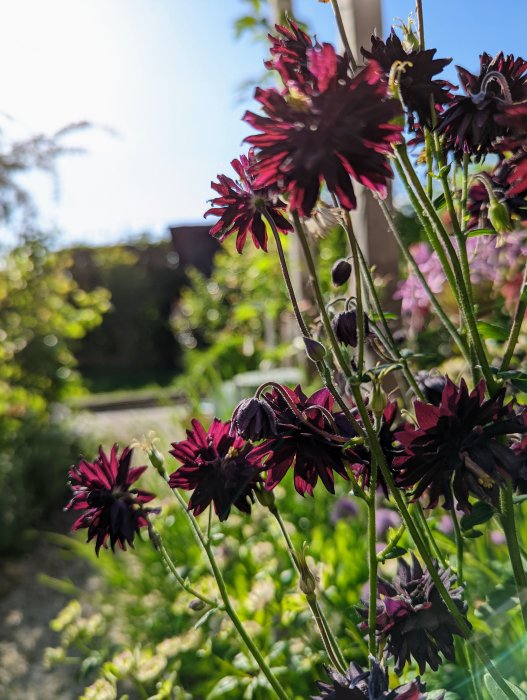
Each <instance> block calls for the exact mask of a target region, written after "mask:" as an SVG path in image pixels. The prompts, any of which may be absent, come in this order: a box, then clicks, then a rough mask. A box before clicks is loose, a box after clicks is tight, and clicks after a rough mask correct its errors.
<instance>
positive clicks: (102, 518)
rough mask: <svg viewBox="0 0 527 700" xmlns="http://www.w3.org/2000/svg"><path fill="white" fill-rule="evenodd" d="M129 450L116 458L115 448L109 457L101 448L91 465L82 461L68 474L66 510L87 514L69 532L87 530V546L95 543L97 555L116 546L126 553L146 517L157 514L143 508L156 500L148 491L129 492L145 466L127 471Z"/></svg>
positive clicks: (115, 446) (129, 456)
mask: <svg viewBox="0 0 527 700" xmlns="http://www.w3.org/2000/svg"><path fill="white" fill-rule="evenodd" d="M131 459H132V450H131V449H130V448H129V447H126V448H125V449H124V450H123V451H122V452H121V455H120V456H119V454H118V447H117V445H114V446H113V447H112V449H111V452H110V454H109V455H107V454H106V453H105V452H104V451H103V449H102V447H100V448H99V456H98V458H97V459H96V460H95V461H94V462H88V461H86V460H85V459H83V460H81V462H80V463H79V465H78V466H76V467H72V468H71V469H70V472H69V477H70V480H69V486H70V488H71V490H72V491H73V498H72V499H71V501H70V502H69V503H68V505H67V506H66V508H65V510H70V509H73V510H84V509H85V510H86V512H85V513H83V514H82V515H81V516H80V518H78V519H77V520H76V521H75V522H74V524H73V526H72V528H71V529H72V530H79V529H81V528H87V529H88V540H87V541H88V542H89V541H90V540H92V539H93V538H96V539H95V551H96V553H97V555H98V554H99V550H100V548H101V547H106V546H107V545H106V541H107V540H108V539H109V540H110V547H111V548H112V551H115V545H116V544H118V545H119V547H120V548H121V549H126V543H128V544H129V545H130V546H133V541H134V535H135V534H136V533H139V530H140V529H141V528H142V527H145V526H147V525H148V514H149V513H157V512H159V509H158V508H144V507H143V506H144V504H145V503H148V502H149V501H151V500H152V499H153V498H155V496H154V495H153V494H151V493H148V491H141V490H140V489H131V488H130V486H131V485H132V484H134V483H135V482H136V481H137V479H139V477H140V476H141V474H142V473H143V472H144V471H145V469H146V466H143V467H135V468H134V469H130V461H131Z"/></svg>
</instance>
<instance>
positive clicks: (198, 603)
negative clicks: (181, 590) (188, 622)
mask: <svg viewBox="0 0 527 700" xmlns="http://www.w3.org/2000/svg"><path fill="white" fill-rule="evenodd" d="M188 606H189V608H190V609H191V610H194V612H199V611H200V610H203V608H204V607H205V603H204V602H203V601H202V600H200V599H199V598H194V600H191V601H190V603H189V604H188Z"/></svg>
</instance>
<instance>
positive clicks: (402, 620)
mask: <svg viewBox="0 0 527 700" xmlns="http://www.w3.org/2000/svg"><path fill="white" fill-rule="evenodd" d="M438 573H439V576H440V577H441V580H442V582H443V584H444V585H445V587H446V589H447V590H448V592H449V594H450V597H451V598H452V599H453V601H454V602H455V604H456V607H457V608H458V610H459V612H460V613H462V615H465V613H466V611H467V605H466V603H464V602H463V599H462V594H463V589H462V588H461V587H459V588H452V583H453V582H454V580H455V576H454V575H452V574H451V573H450V570H448V569H447V570H446V571H445V570H443V569H441V568H439V569H438ZM378 594H379V599H378V601H377V611H376V626H375V629H376V630H377V635H378V636H379V638H380V639H381V640H382V641H385V642H386V646H385V653H386V655H387V656H393V658H394V660H395V672H396V673H400V672H401V671H402V669H403V667H404V665H405V664H406V662H407V661H408V662H410V661H411V659H412V658H414V659H415V661H416V662H417V664H418V666H419V671H420V672H421V673H424V671H425V668H426V664H428V665H429V666H430V668H431V669H432V670H433V671H437V669H438V667H439V666H440V664H441V663H442V660H441V656H440V654H443V656H444V657H445V658H446V659H448V660H449V661H453V660H454V635H455V634H457V635H459V636H462V634H461V630H460V629H459V627H458V625H457V623H456V621H455V619H454V617H453V616H452V614H451V613H450V612H449V610H448V608H447V607H446V605H445V604H444V602H443V600H442V599H441V596H440V595H439V593H438V591H437V588H436V586H435V584H434V582H433V580H432V577H431V576H430V572H429V571H428V570H426V569H425V570H424V571H423V569H422V568H421V565H420V564H419V562H418V561H417V559H416V558H415V557H414V556H412V566H409V565H408V564H407V563H406V562H405V561H404V559H399V565H398V569H397V576H396V577H395V578H394V580H393V581H392V583H388V581H384V580H383V579H381V578H379V580H378ZM359 612H360V614H361V615H362V616H363V617H364V618H365V619H366V620H367V618H368V610H367V609H365V610H360V611H359ZM465 621H466V619H465ZM466 622H467V625H469V624H470V623H469V622H468V621H466ZM360 628H361V629H362V630H367V629H368V623H367V622H362V623H361V625H360Z"/></svg>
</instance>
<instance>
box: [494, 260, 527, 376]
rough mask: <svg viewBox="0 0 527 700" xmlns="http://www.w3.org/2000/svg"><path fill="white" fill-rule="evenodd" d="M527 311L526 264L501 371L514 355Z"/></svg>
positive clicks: (506, 367)
mask: <svg viewBox="0 0 527 700" xmlns="http://www.w3.org/2000/svg"><path fill="white" fill-rule="evenodd" d="M526 311H527V265H526V266H525V270H524V271H523V281H522V287H521V291H520V296H519V297H518V303H517V305H516V310H515V312H514V320H513V322H512V326H511V330H510V333H509V337H508V339H507V349H506V350H505V355H504V356H503V361H502V363H501V367H500V369H501V371H502V372H503V371H505V370H507V369H509V365H510V363H511V360H512V356H513V355H514V350H515V349H516V343H517V342H518V338H519V336H520V331H521V327H522V323H523V320H524V318H525V312H526Z"/></svg>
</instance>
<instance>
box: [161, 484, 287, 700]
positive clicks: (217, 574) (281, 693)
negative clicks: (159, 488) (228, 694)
mask: <svg viewBox="0 0 527 700" xmlns="http://www.w3.org/2000/svg"><path fill="white" fill-rule="evenodd" d="M172 493H173V494H174V495H175V497H176V499H177V501H178V503H179V504H180V506H181V507H182V509H183V512H184V513H185V515H186V517H187V519H188V521H189V522H190V525H191V527H192V530H193V531H194V535H195V536H196V538H197V540H198V542H199V544H200V546H201V548H202V550H203V552H204V554H205V556H206V557H207V559H208V561H209V565H210V569H211V571H212V575H213V576H214V578H215V579H216V584H217V586H218V590H219V592H220V596H221V599H222V601H223V608H224V610H225V612H226V613H227V615H228V616H229V617H230V619H231V622H232V624H233V625H234V627H235V628H236V631H237V632H238V634H239V635H240V637H241V639H242V641H243V642H244V643H245V646H246V647H247V649H248V650H249V652H250V654H251V655H252V657H253V659H254V660H255V661H256V663H257V664H258V666H259V668H260V670H261V671H262V673H263V674H264V676H265V677H266V678H267V680H268V681H269V684H270V686H271V687H272V689H273V690H274V692H275V693H276V695H277V696H278V697H279V698H280V700H289V699H288V697H287V694H286V692H285V690H284V689H283V688H282V686H281V684H280V681H279V680H278V679H277V678H276V676H275V675H274V673H273V672H272V671H271V669H270V668H269V666H268V664H267V662H266V661H265V659H264V658H263V656H262V654H261V653H260V650H259V649H258V647H257V646H256V645H255V643H254V642H253V640H252V639H251V637H250V636H249V634H248V633H247V631H246V630H245V627H244V626H243V623H242V621H241V620H240V618H239V617H238V614H237V613H236V610H235V609H234V608H233V606H232V603H231V600H230V598H229V593H228V591H227V587H226V585H225V581H224V579H223V575H222V573H221V571H220V569H219V567H218V564H217V563H216V559H215V557H214V552H213V551H212V548H211V545H210V542H207V540H206V538H205V535H204V534H203V532H202V531H201V528H200V526H199V524H198V522H197V520H196V518H195V517H194V516H193V514H192V513H191V512H190V511H189V509H188V504H187V503H186V501H185V499H184V498H183V496H182V495H181V494H180V493H179V491H178V490H177V489H172Z"/></svg>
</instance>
